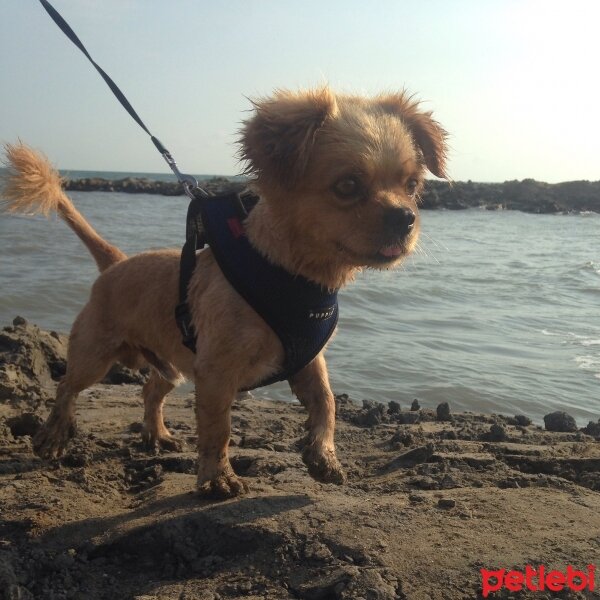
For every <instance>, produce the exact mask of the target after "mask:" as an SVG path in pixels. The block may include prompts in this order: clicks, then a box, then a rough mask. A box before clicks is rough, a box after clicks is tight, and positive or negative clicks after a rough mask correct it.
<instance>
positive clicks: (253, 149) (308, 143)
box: [240, 87, 338, 188]
mask: <svg viewBox="0 0 600 600" xmlns="http://www.w3.org/2000/svg"><path fill="white" fill-rule="evenodd" d="M252 103H253V105H254V116H253V117H252V118H250V119H248V120H247V121H244V127H243V129H242V132H241V137H240V142H241V151H240V156H241V158H242V159H243V160H246V161H248V166H247V168H246V173H247V174H249V175H254V176H256V177H257V179H258V180H259V181H260V180H263V181H269V182H273V183H276V184H278V185H281V186H283V187H287V188H289V187H292V186H293V185H294V183H296V182H297V181H298V180H299V179H300V178H301V177H302V175H303V174H304V172H305V170H306V166H307V164H308V161H309V158H310V153H311V150H312V148H313V146H314V142H315V138H316V135H317V132H318V131H319V129H320V128H321V127H322V126H323V125H324V123H325V122H326V121H327V119H328V118H330V117H333V116H335V114H336V113H337V110H338V109H337V103H336V99H335V96H334V94H333V92H331V90H330V89H329V88H327V87H324V88H322V89H319V90H311V91H307V92H289V91H286V90H278V91H277V92H275V94H274V95H273V96H272V97H270V98H265V99H260V100H256V101H253V102H252Z"/></svg>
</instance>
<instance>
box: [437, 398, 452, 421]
mask: <svg viewBox="0 0 600 600" xmlns="http://www.w3.org/2000/svg"><path fill="white" fill-rule="evenodd" d="M436 416H437V420H438V421H452V415H451V414H450V405H449V404H448V403H447V402H442V403H441V404H438V407H437V409H436Z"/></svg>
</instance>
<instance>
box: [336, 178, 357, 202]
mask: <svg viewBox="0 0 600 600" xmlns="http://www.w3.org/2000/svg"><path fill="white" fill-rule="evenodd" d="M333 191H334V192H335V194H336V195H337V196H339V197H340V198H353V197H355V196H356V195H357V194H358V192H359V191H360V183H359V181H358V179H356V178H355V177H345V178H344V179H340V180H339V181H338V182H337V183H336V184H335V185H334V186H333Z"/></svg>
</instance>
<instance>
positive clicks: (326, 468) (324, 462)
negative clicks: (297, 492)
mask: <svg viewBox="0 0 600 600" xmlns="http://www.w3.org/2000/svg"><path fill="white" fill-rule="evenodd" d="M302 460H303V461H304V464H305V465H306V466H307V467H308V474H309V475H310V476H311V477H312V478H313V479H316V480H317V481H320V482H321V483H336V484H338V485H340V484H342V483H345V482H346V475H345V473H344V470H343V469H342V465H341V464H340V461H339V460H338V459H337V457H336V455H335V453H334V452H332V451H331V450H329V451H327V450H325V451H323V450H320V451H319V450H317V449H316V448H315V446H313V445H309V446H305V448H304V450H303V451H302Z"/></svg>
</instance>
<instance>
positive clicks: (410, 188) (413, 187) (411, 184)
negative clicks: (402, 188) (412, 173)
mask: <svg viewBox="0 0 600 600" xmlns="http://www.w3.org/2000/svg"><path fill="white" fill-rule="evenodd" d="M418 185H419V182H418V181H417V180H416V179H414V178H413V179H409V180H408V181H407V182H406V191H407V193H408V194H409V195H410V196H412V195H413V194H414V193H415V192H416V191H417V186H418Z"/></svg>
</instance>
